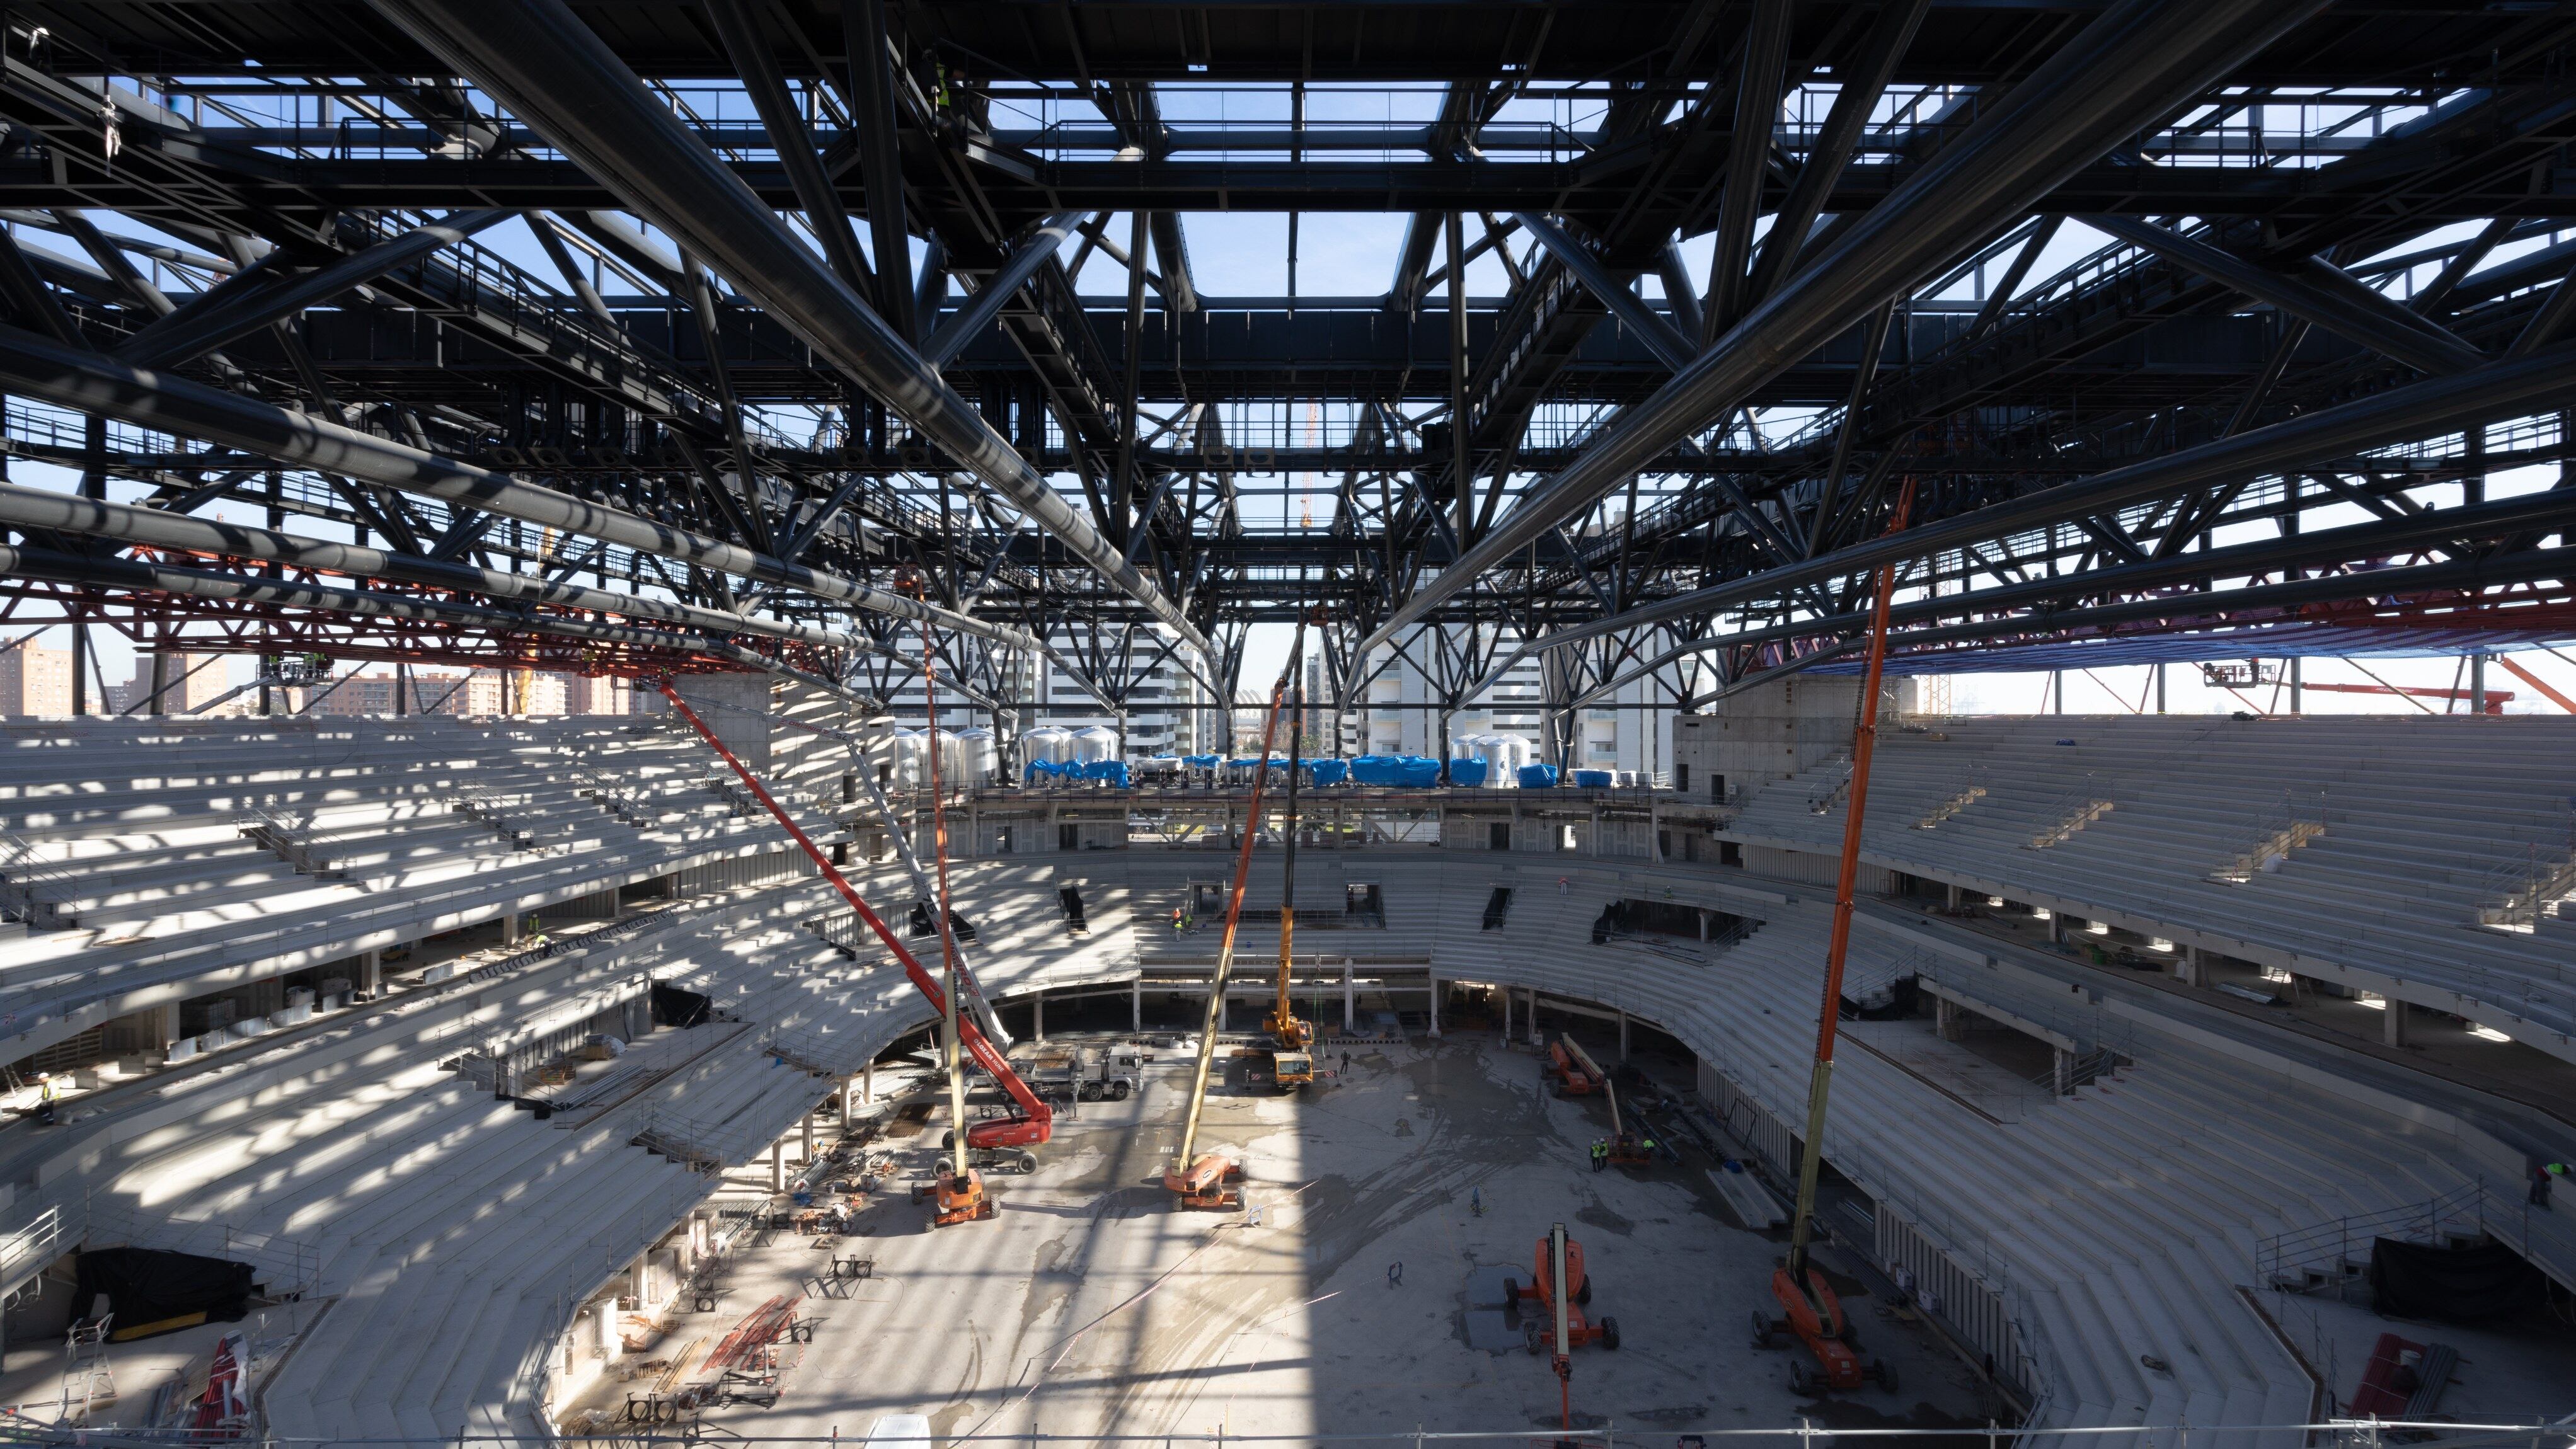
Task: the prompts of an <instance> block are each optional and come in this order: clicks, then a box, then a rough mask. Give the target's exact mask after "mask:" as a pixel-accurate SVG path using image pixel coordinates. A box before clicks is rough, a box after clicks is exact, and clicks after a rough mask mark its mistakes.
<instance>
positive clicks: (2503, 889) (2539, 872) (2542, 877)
mask: <svg viewBox="0 0 2576 1449" xmlns="http://www.w3.org/2000/svg"><path fill="white" fill-rule="evenodd" d="M2478 897H2479V899H2481V900H2483V901H2487V902H2490V904H2487V905H2482V906H2480V907H2478V924H2479V925H2481V926H2488V927H2493V928H2495V929H2497V930H2504V931H2517V932H2521V933H2523V934H2525V935H2528V934H2531V933H2532V932H2535V931H2538V930H2539V929H2540V922H2541V920H2542V918H2544V917H2545V916H2547V915H2549V914H2550V913H2551V912H2553V911H2555V910H2557V909H2558V905H2559V903H2560V902H2562V901H2566V900H2570V899H2576V854H2571V855H2570V856H2569V857H2568V858H2567V859H2564V860H2554V859H2552V858H2551V857H2550V856H2549V855H2545V854H2543V853H2542V852H2541V849H2540V847H2539V846H2537V845H2533V846H2531V847H2530V855H2529V858H2528V859H2525V860H2523V861H2519V862H2517V863H2515V864H2512V865H2507V866H2500V867H2498V868H2496V869H2494V870H2491V871H2489V872H2487V875H2486V879H2485V880H2483V881H2481V882H2480V883H2479V887H2478Z"/></svg>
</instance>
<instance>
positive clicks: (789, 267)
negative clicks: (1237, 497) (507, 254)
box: [371, 0, 1214, 655]
mask: <svg viewBox="0 0 2576 1449" xmlns="http://www.w3.org/2000/svg"><path fill="white" fill-rule="evenodd" d="M371 3H372V4H373V5H374V7H375V9H376V10H377V11H378V12H379V13H380V14H382V15H384V16H385V17H386V18H387V19H390V20H392V21H394V22H395V23H396V24H398V25H400V26H401V27H402V28H403V29H404V30H405V31H407V32H409V33H410V34H411V36H412V37H413V38H414V39H416V40H418V41H419V42H420V43H421V44H422V45H424V46H426V47H428V48H429V50H430V51H431V52H432V53H434V54H436V55H437V56H439V57H440V58H441V59H442V60H444V61H446V62H447V63H448V64H450V65H453V66H454V67H456V69H457V71H458V72H459V73H460V74H463V75H466V76H468V77H471V78H472V79H473V80H474V81H475V83H476V84H478V85H480V86H482V87H483V88H484V89H485V90H487V91H489V92H490V93H491V94H492V95H493V96H494V97H496V98H498V99H499V100H501V101H502V102H503V103H504V104H505V105H507V106H508V107H509V109H510V110H511V111H512V112H513V113H514V114H516V115H517V116H519V117H520V118H521V119H523V120H525V121H527V122H528V123H529V124H530V125H532V126H534V127H535V128H536V129H537V130H538V131H539V132H540V133H541V134H543V135H544V136H545V137H546V138H547V139H548V140H549V141H552V142H553V143H554V144H555V145H557V146H559V147H561V148H562V149H563V151H564V152H565V153H566V154H567V155H569V156H571V157H572V158H573V159H574V160H575V161H577V162H579V163H580V164H581V166H582V168H583V169H584V170H586V171H588V172H589V173H590V174H591V175H592V176H594V177H596V178H598V179H599V180H600V182H601V183H602V184H604V185H606V186H607V187H608V188H609V189H610V190H612V191H614V192H616V193H617V195H618V196H619V198H620V199H621V200H623V201H625V203H626V204H627V205H628V206H629V207H630V208H632V209H633V210H634V211H635V212H636V213H637V214H638V215H640V216H643V217H645V218H646V219H648V220H650V221H651V222H652V223H653V224H654V225H655V226H658V227H660V228H661V229H662V230H663V231H665V232H667V233H669V234H670V235H671V236H672V237H673V238H675V239H677V240H678V241H680V242H681V244H682V245H683V246H684V247H685V248H686V249H687V250H688V251H689V252H690V253H692V254H694V255H696V256H698V257H701V258H704V259H705V260H706V261H707V262H708V263H709V264H710V265H712V266H714V267H715V268H716V269H717V270H718V271H719V272H721V273H722V274H723V275H724V277H725V278H726V280H728V281H730V282H732V283H733V285H734V286H735V287H737V288H739V289H740V290H741V291H742V292H743V294H744V295H746V296H748V297H750V298H752V299H753V300H754V301H756V302H758V303H759V304H760V305H761V306H762V307H763V308H764V309H765V310H767V311H768V312H769V314H770V315H771V316H773V317H775V318H777V319H778V321H779V322H780V324H781V325H783V326H785V327H786V328H787V329H788V330H789V331H791V332H793V333H795V334H796V335H797V337H798V338H800V339H801V340H803V341H804V342H805V344H806V345H807V346H809V347H812V348H813V349H814V351H815V352H816V353H817V354H818V355H819V356H821V357H824V358H826V359H828V360H830V361H831V363H832V364H833V365H834V366H835V367H838V368H839V369H840V370H841V371H842V372H844V373H846V374H848V375H849V376H850V377H851V378H852V379H853V380H855V381H857V382H858V383H859V384H860V385H861V386H863V387H865V388H866V389H867V390H868V391H869V392H871V393H874V394H875V395H876V396H877V397H878V398H880V399H882V400H883V401H884V402H885V404H886V406H888V407H890V408H892V409H893V410H894V411H895V412H896V413H898V414H900V415H901V416H902V417H903V418H904V419H905V420H906V421H907V422H909V423H911V424H912V426H913V427H914V428H915V429H917V430H919V431H920V433H921V434H922V436H923V437H925V438H926V439H928V440H929V441H930V442H931V443H933V444H935V445H936V446H937V447H938V448H939V449H940V450H941V451H942V452H944V453H946V454H947V455H948V456H949V457H950V458H952V459H954V460H956V462H957V463H958V464H959V465H960V466H962V467H964V468H966V469H968V470H969V471H971V472H973V473H974V474H976V476H978V477H980V478H982V479H983V480H984V481H985V482H986V483H987V484H989V485H991V486H992V488H993V491H994V492H996V493H998V494H1000V495H1001V496H1002V497H1003V498H1004V499H1007V500H1008V501H1009V502H1010V503H1011V504H1012V505H1013V506H1015V507H1017V508H1018V509H1019V510H1020V511H1021V512H1022V513H1025V514H1027V515H1028V516H1029V518H1030V519H1031V520H1032V521H1033V522H1035V523H1036V524H1037V525H1038V527H1040V528H1042V529H1044V530H1045V531H1046V532H1048V533H1050V534H1053V535H1055V537H1056V539H1057V540H1058V541H1059V542H1061V543H1062V544H1063V545H1064V546H1065V547H1066V548H1067V549H1068V550H1070V551H1071V552H1072V553H1073V555H1074V556H1075V557H1077V558H1079V559H1081V560H1082V561H1083V562H1085V563H1087V564H1089V565H1091V567H1092V568H1093V569H1095V570H1096V571H1098V572H1099V573H1100V575H1101V576H1102V577H1104V578H1106V579H1107V580H1109V582H1110V583H1111V584H1112V585H1114V586H1115V587H1116V588H1118V589H1119V590H1120V591H1121V592H1123V593H1125V594H1127V595H1128V596H1129V597H1131V598H1133V599H1135V600H1136V601H1137V602H1138V603H1140V604H1142V605H1144V607H1145V608H1146V610H1147V611H1148V612H1149V613H1151V614H1152V615H1153V616H1154V617H1155V618H1156V619H1157V620H1159V621H1161V622H1162V624H1163V625H1164V626H1165V627H1167V628H1169V629H1171V630H1172V631H1173V632H1174V633H1176V634H1178V635H1180V637H1181V638H1182V639H1183V640H1185V641H1186V642H1188V643H1189V644H1190V645H1191V646H1192V647H1193V648H1195V649H1197V650H1198V651H1199V652H1200V653H1201V654H1203V655H1205V654H1211V653H1213V652H1214V651H1213V650H1212V649H1211V648H1210V646H1209V644H1208V642H1207V639H1206V637H1205V636H1204V635H1202V634H1201V633H1200V632H1199V630H1198V628H1197V626H1195V625H1193V624H1192V623H1191V622H1190V621H1189V619H1188V617H1187V616H1186V615H1184V614H1183V613H1182V612H1181V610H1180V609H1179V608H1178V607H1177V606H1175V605H1174V604H1173V603H1172V601H1171V600H1169V599H1167V598H1165V597H1164V595H1163V592H1162V590H1161V589H1159V588H1157V587H1155V585H1154V583H1153V581H1152V580H1150V579H1147V578H1146V577H1145V576H1144V575H1143V574H1142V573H1139V572H1138V571H1137V570H1136V568H1135V566H1134V565H1133V564H1130V563H1129V562H1127V560H1126V559H1124V558H1122V557H1121V556H1120V555H1119V552H1118V550H1117V549H1116V548H1115V547H1114V546H1112V545H1111V544H1110V543H1109V542H1108V540H1106V539H1104V538H1102V537H1101V535H1100V534H1099V532H1098V531H1097V530H1095V529H1094V528H1093V527H1092V526H1091V524H1090V523H1089V522H1088V521H1086V520H1085V519H1084V518H1083V516H1082V515H1081V514H1080V513H1078V512H1076V511H1075V509H1074V508H1073V506H1072V505H1071V504H1069V503H1067V502H1066V501H1065V500H1064V498H1063V497H1062V496H1060V495H1059V494H1057V493H1056V491H1055V490H1054V489H1053V488H1051V487H1049V486H1048V485H1047V481H1046V479H1045V478H1043V477H1041V476H1039V474H1038V472H1037V470H1036V469H1035V468H1034V467H1032V466H1031V465H1030V464H1029V462H1028V460H1027V459H1025V458H1022V457H1021V456H1020V455H1019V453H1018V452H1017V451H1016V450H1014V449H1013V448H1012V447H1011V445H1010V442H1009V441H1008V440H1007V439H1005V438H1004V437H1002V435H1001V434H1000V433H998V432H995V431H994V430H993V427H992V425H991V424H990V423H988V422H986V421H985V420H984V417H983V415H982V413H981V412H979V411H978V410H977V409H976V408H975V406H974V405H973V404H971V403H969V402H968V401H966V399H965V398H963V397H960V396H959V395H958V394H957V392H956V391H955V390H954V389H953V388H951V387H949V386H948V384H946V383H945V382H942V381H940V378H939V374H938V373H937V372H935V371H933V370H932V369H931V367H930V365H929V364H928V363H927V362H924V361H923V360H922V358H921V355H920V354H919V353H917V352H915V351H914V350H913V347H912V339H910V338H909V337H906V336H904V335H902V334H901V333H899V332H898V331H897V330H896V329H895V328H894V327H892V326H890V325H888V323H887V322H886V320H885V319H884V318H883V317H880V316H879V315H877V312H876V310H875V309H874V308H872V307H870V306H869V305H868V304H867V303H866V301H864V300H863V299H861V298H860V296H859V295H858V294H857V293H856V292H854V291H852V290H850V287H849V285H848V284H847V283H846V282H844V281H842V280H841V279H840V278H839V277H838V276H836V275H834V274H833V272H832V269H831V268H830V267H829V266H827V265H825V264H824V262H823V260H822V259H821V258H819V257H817V256H816V255H814V252H813V250H812V249H811V248H809V247H807V246H806V245H805V244H804V243H802V242H800V241H798V240H797V239H796V237H795V235H794V233H792V232H790V231H789V230H788V229H787V227H786V225H785V223H783V222H781V221H780V220H779V219H778V215H777V213H776V212H774V211H771V210H770V209H769V206H768V204H767V203H766V202H763V201H762V200H761V199H760V198H759V197H758V196H757V195H755V194H754V193H753V192H752V190H751V188H750V186H748V185H747V184H745V183H744V181H743V180H742V178H741V177H739V176H737V175H735V174H734V172H733V170H732V169H731V168H730V167H729V166H727V165H726V164H725V162H724V160H723V159H722V158H721V157H719V156H717V155H716V153H715V152H714V151H713V150H711V149H709V148H708V146H707V144H706V142H705V141H704V140H702V139H700V138H699V137H698V136H697V135H695V134H694V133H692V132H691V131H690V130H689V129H688V127H687V126H686V125H685V124H683V123H682V122H681V120H680V118H679V117H678V116H676V115H674V114H673V113H672V111H671V108H670V106H669V105H667V104H665V103H664V102H663V101H662V100H661V99H660V98H659V97H657V96H655V95H654V94H653V93H652V92H650V91H648V90H646V89H645V88H644V84H643V82H642V81H640V80H638V79H636V76H635V73H634V72H633V71H631V70H629V69H628V68H627V67H626V64H625V63H624V62H623V61H621V60H619V59H618V58H617V56H616V54H615V53H614V52H612V51H611V50H610V49H609V48H608V46H607V44H606V43H605V42H603V41H602V40H601V39H600V38H599V36H598V35H597V34H596V33H595V32H593V31H592V30H591V28H590V27H589V26H588V25H586V24H584V23H583V22H582V20H581V18H580V17H579V16H577V15H575V14H573V12H572V10H571V8H570V7H569V6H567V5H565V4H564V3H563V0H519V3H516V4H511V5H501V6H495V5H491V4H488V3H484V0H371Z"/></svg>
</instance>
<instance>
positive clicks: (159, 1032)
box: [152, 656, 179, 1051]
mask: <svg viewBox="0 0 2576 1449" xmlns="http://www.w3.org/2000/svg"><path fill="white" fill-rule="evenodd" d="M155 657H156V658H157V657H158V656H155ZM152 1024H153V1032H152V1034H153V1036H155V1037H156V1038H158V1039H159V1045H160V1047H161V1049H162V1050H164V1051H167V1050H169V1048H170V1044H171V1043H173V1042H175V1041H177V1040H178V1039H179V1003H177V1002H175V1001H165V1002H163V1003H161V1005H159V1006H157V1007H155V1008H153V1011H152Z"/></svg>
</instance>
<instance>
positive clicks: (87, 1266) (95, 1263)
mask: <svg viewBox="0 0 2576 1449" xmlns="http://www.w3.org/2000/svg"><path fill="white" fill-rule="evenodd" d="M79 1275H80V1276H79V1278H78V1279H77V1280H76V1281H75V1282H74V1283H73V1285H72V1311H73V1312H74V1313H75V1314H77V1315H78V1316H80V1317H84V1318H90V1317H95V1316H97V1315H98V1314H99V1313H110V1312H112V1313H114V1314H115V1315H116V1324H117V1326H118V1327H119V1328H121V1329H126V1328H140V1327H142V1326H143V1325H145V1324H147V1323H159V1322H161V1321H162V1320H164V1319H169V1318H184V1317H186V1316H188V1315H189V1314H192V1313H203V1314H204V1315H206V1317H208V1318H211V1319H217V1320H220V1321H222V1322H225V1323H231V1322H234V1321H236V1320H238V1319H239V1318H241V1316H242V1315H243V1314H245V1313H248V1312H249V1311H250V1296H251V1266H250V1264H248V1263H235V1262H230V1261H227V1260H225V1259H223V1258H200V1257H198V1256H197V1255H196V1254H194V1253H168V1252H163V1251H161V1250H159V1249H157V1248H100V1249H97V1250H95V1251H93V1252H87V1253H83V1254H81V1255H80V1264H79ZM100 1294H105V1295H106V1296H107V1303H106V1305H105V1306H104V1307H102V1306H100V1305H99V1304H98V1302H97V1297H98V1295H100Z"/></svg>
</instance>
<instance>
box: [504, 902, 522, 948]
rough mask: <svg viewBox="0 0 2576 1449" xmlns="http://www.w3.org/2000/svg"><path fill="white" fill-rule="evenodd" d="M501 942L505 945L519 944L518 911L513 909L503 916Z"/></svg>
mask: <svg viewBox="0 0 2576 1449" xmlns="http://www.w3.org/2000/svg"><path fill="white" fill-rule="evenodd" d="M501 944H502V945H504V946H515V945H517V944H519V913H518V912H517V911H512V912H510V913H509V914H508V915H506V916H503V917H502V918H501Z"/></svg>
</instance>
